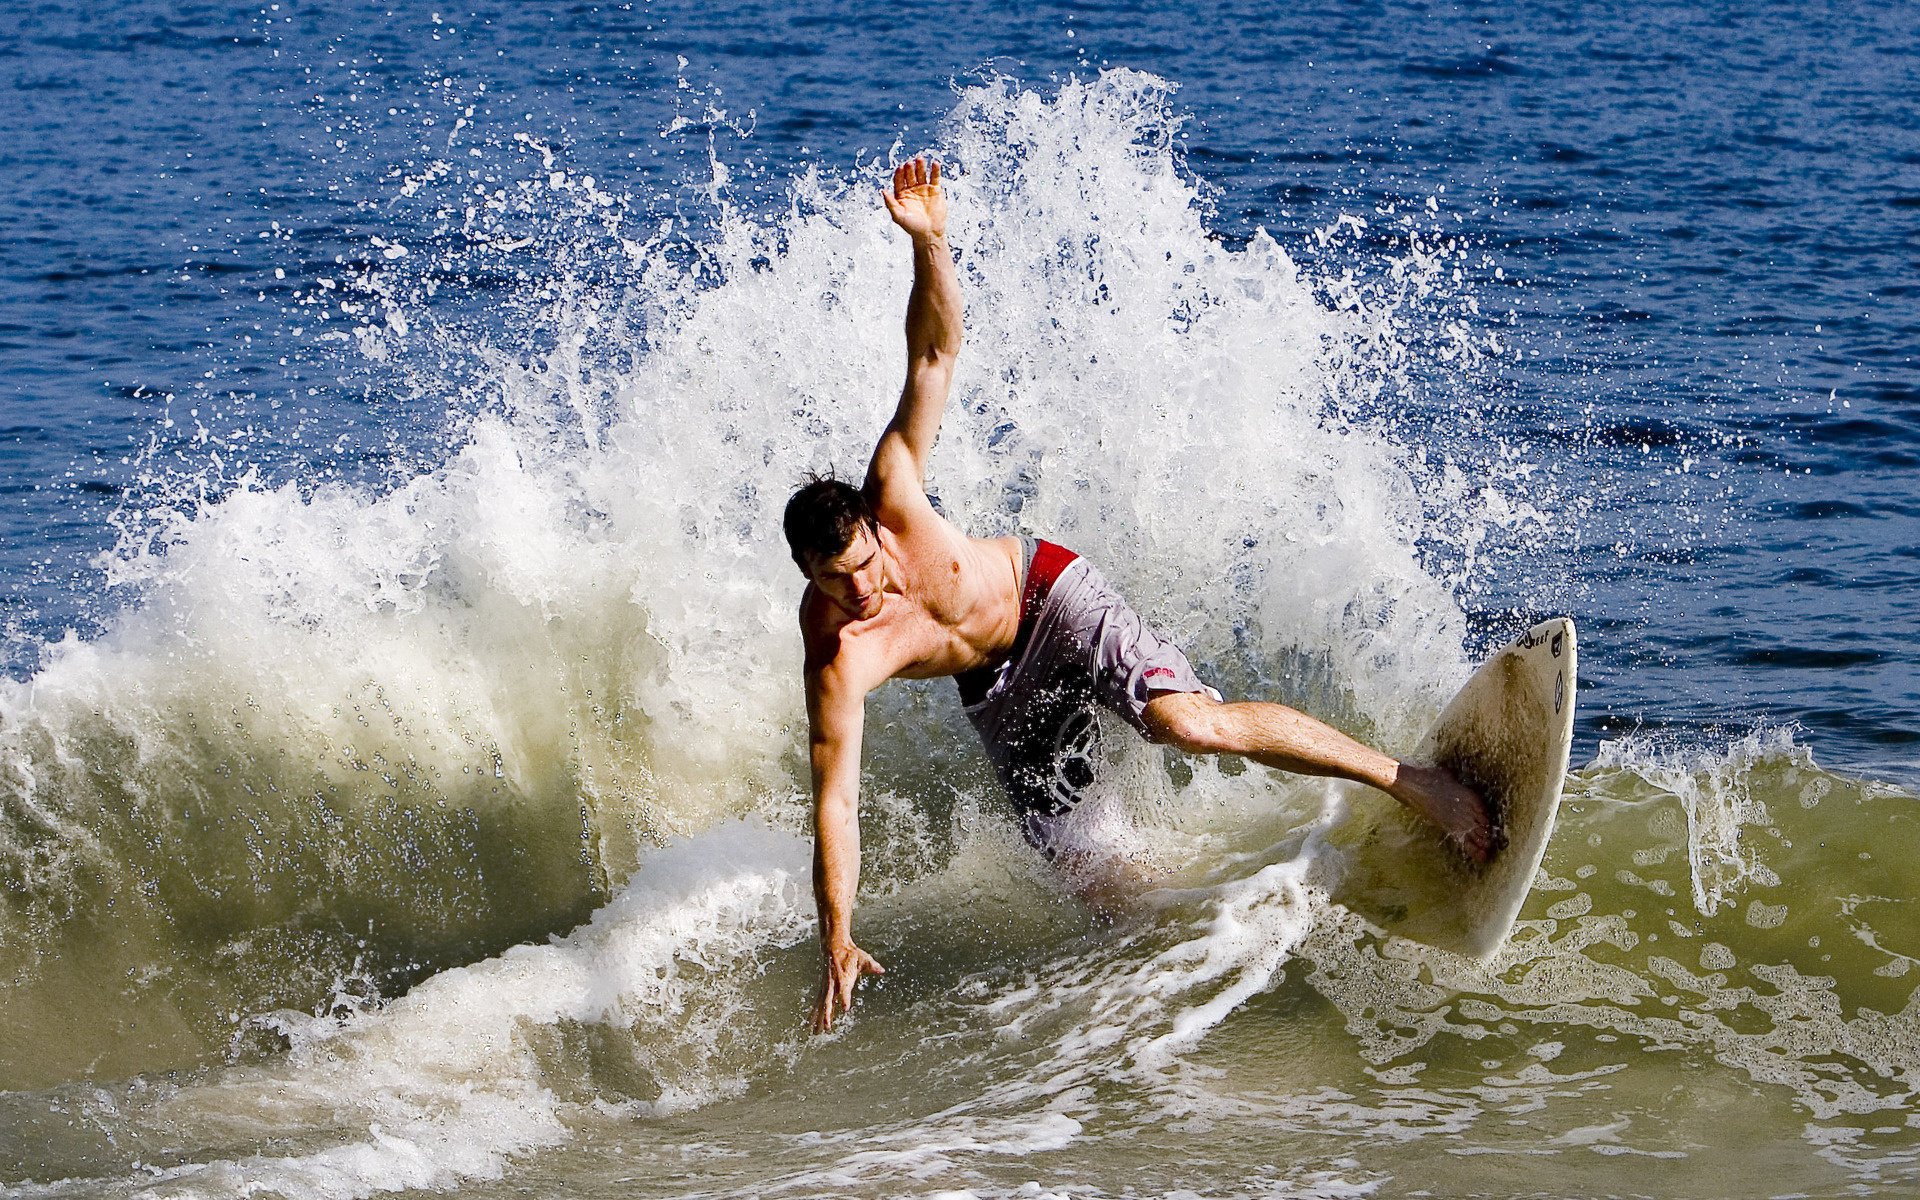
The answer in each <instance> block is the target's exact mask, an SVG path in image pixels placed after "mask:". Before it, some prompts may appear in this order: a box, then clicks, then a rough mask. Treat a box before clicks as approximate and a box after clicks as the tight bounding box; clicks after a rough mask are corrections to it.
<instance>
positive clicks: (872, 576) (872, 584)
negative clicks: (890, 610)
mask: <svg viewBox="0 0 1920 1200" xmlns="http://www.w3.org/2000/svg"><path fill="white" fill-rule="evenodd" d="M807 577H808V578H809V579H811V580H813V586H815V587H817V588H819V589H820V593H821V595H823V596H825V597H826V598H827V599H828V600H831V601H832V602H833V604H834V606H835V607H837V608H839V609H840V610H841V611H842V612H844V613H846V614H847V615H848V616H850V617H852V618H853V619H854V620H856V621H864V620H866V619H868V618H869V617H877V616H879V615H880V602H881V595H882V591H883V589H884V586H885V584H886V581H887V572H886V555H885V554H883V553H882V552H881V550H880V542H879V541H878V539H876V538H875V537H874V536H873V533H872V532H871V531H870V530H868V529H867V528H866V527H865V526H862V527H861V528H860V531H859V532H858V533H856V534H855V535H854V538H853V540H852V541H851V542H848V543H847V548H846V549H845V550H842V551H841V552H840V553H838V554H836V555H834V556H833V557H832V558H816V559H812V560H811V568H810V569H809V570H808V571H807Z"/></svg>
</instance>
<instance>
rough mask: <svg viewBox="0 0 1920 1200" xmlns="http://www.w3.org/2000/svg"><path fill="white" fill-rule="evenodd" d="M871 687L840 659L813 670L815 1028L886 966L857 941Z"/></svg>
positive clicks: (828, 1024) (827, 1024) (828, 1022)
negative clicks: (818, 959) (850, 674)
mask: <svg viewBox="0 0 1920 1200" xmlns="http://www.w3.org/2000/svg"><path fill="white" fill-rule="evenodd" d="M865 709H866V694H865V690H864V689H862V688H859V687H858V686H855V685H854V684H853V681H851V680H850V679H848V678H847V677H846V673H845V671H844V670H842V669H841V668H840V667H838V666H837V665H835V664H828V665H827V666H825V667H823V668H820V669H817V670H810V671H808V672H807V722H808V725H809V726H810V727H811V737H810V745H809V748H810V750H811V752H812V758H813V899H814V903H815V904H816V905H817V906H818V907H819V910H820V952H821V955H822V956H823V959H824V961H823V962H822V963H821V975H820V998H819V1000H818V1001H817V1002H816V1003H815V1004H814V1009H813V1029H814V1032H816V1033H823V1032H825V1031H826V1030H829V1029H831V1028H833V1018H834V1014H835V1013H836V1012H842V1013H844V1012H846V1011H848V1010H849V1009H851V1008H852V1007H853V990H854V988H855V986H856V985H858V984H859V982H860V977H861V976H862V975H883V974H885V973H886V970H885V968H883V967H882V966H881V965H880V964H879V963H877V962H875V961H874V959H873V956H872V955H870V954H868V953H867V952H866V951H865V950H862V949H861V948H860V947H858V946H856V945H854V944H853V901H854V895H855V893H856V892H857V891H858V890H859V887H860V814H859V801H860V736H861V732H862V727H863V725H864V724H865V716H866V713H865Z"/></svg>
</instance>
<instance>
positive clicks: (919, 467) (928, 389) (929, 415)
mask: <svg viewBox="0 0 1920 1200" xmlns="http://www.w3.org/2000/svg"><path fill="white" fill-rule="evenodd" d="M881 195H882V198H883V199H885V201H886V204H887V212H888V214H890V215H891V216H892V217H893V220H894V224H896V225H898V226H900V228H902V229H904V230H906V231H907V234H908V236H909V237H911V238H912V239H913V293H912V295H911V296H909V297H908V298H907V383H906V386H905V387H904V388H903V389H902V390H901V392H900V407H899V408H898V409H897V410H896V411H895V412H894V414H893V421H892V423H890V424H889V425H888V426H887V430H886V432H885V433H884V434H882V435H881V437H880V444H879V445H878V446H876V447H875V448H874V452H873V462H872V464H871V465H870V466H869V467H868V468H867V494H868V496H869V497H871V498H872V499H873V500H874V501H876V503H885V502H887V501H888V500H892V499H896V498H897V499H899V500H900V501H901V502H904V503H912V502H914V501H918V502H919V503H921V504H924V503H925V502H926V499H925V491H926V474H927V455H928V454H929V453H930V452H931V451H932V450H933V439H934V437H935V436H936V435H937V434H938V433H939V432H940V416H941V413H942V411H943V410H944V409H945V408H946V406H947V391H948V388H949V387H950V386H951V384H952V382H953V361H954V359H955V358H956V357H957V356H958V355H959V353H960V330H961V307H962V306H961V300H960V280H959V277H958V276H957V275H956V274H955V273H954V269H953V252H952V250H951V249H950V248H949V247H948V246H947V196H946V192H945V191H944V190H943V189H942V188H941V186H940V164H939V163H937V162H928V161H927V160H924V159H918V158H916V159H912V160H911V161H908V162H905V163H902V164H900V166H899V167H898V168H897V169H895V171H894V173H893V186H892V187H891V188H888V189H885V190H884V191H883V192H882V193H881Z"/></svg>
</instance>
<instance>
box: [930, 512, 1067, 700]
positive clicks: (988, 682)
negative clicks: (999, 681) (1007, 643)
mask: <svg viewBox="0 0 1920 1200" xmlns="http://www.w3.org/2000/svg"><path fill="white" fill-rule="evenodd" d="M1079 557H1080V556H1079V555H1078V554H1075V553H1074V552H1073V551H1071V550H1069V549H1067V548H1066V547H1065V546H1056V545H1054V544H1053V543H1052V542H1042V541H1036V542H1035V543H1034V547H1033V561H1031V562H1029V563H1028V564H1027V585H1026V586H1025V587H1024V588H1022V589H1021V590H1020V626H1019V629H1018V630H1017V631H1016V632H1015V633H1014V635H1013V648H1012V649H1011V650H1010V651H1008V653H1007V658H1008V660H1010V661H1012V662H1019V661H1020V656H1021V655H1022V654H1024V653H1026V649H1027V643H1028V642H1029V641H1031V640H1032V638H1033V627H1034V626H1035V625H1037V624H1039V623H1040V610H1041V609H1042V608H1045V607H1046V605H1047V597H1048V596H1049V595H1051V594H1052V592H1053V585H1054V582H1055V581H1056V580H1058V579H1059V578H1060V572H1062V571H1064V570H1066V569H1067V568H1068V567H1069V566H1070V565H1072V563H1073V560H1074V559H1076V558H1079ZM998 673H999V672H998V669H997V668H996V667H975V668H974V669H973V670H971V671H962V672H961V673H960V674H958V675H955V676H954V677H953V681H954V682H955V683H956V684H958V685H959V687H960V701H961V703H963V704H978V703H979V702H980V701H981V700H983V699H985V698H986V694H987V690H988V689H989V688H991V687H992V686H993V681H994V679H995V678H996V676H997V675H998Z"/></svg>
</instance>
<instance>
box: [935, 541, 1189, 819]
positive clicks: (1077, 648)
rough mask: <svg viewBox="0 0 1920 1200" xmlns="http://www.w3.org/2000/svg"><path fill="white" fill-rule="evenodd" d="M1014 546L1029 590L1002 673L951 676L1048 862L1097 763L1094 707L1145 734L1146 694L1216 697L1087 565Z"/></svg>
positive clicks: (1049, 548) (1055, 551) (1062, 552)
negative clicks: (1023, 559) (1023, 555)
mask: <svg viewBox="0 0 1920 1200" xmlns="http://www.w3.org/2000/svg"><path fill="white" fill-rule="evenodd" d="M1022 540H1023V541H1025V542H1026V560H1027V561H1026V570H1025V572H1024V577H1025V579H1026V584H1025V586H1024V587H1023V588H1022V590H1021V596H1020V631H1019V633H1018V634H1017V635H1016V636H1015V638H1014V643H1013V650H1012V652H1011V653H1010V654H1009V655H1008V657H1007V660H1006V661H1005V662H1003V663H1001V664H1000V665H999V666H997V667H981V668H978V669H976V670H973V671H967V672H964V673H962V674H960V675H958V676H955V679H954V681H955V683H956V684H958V685H959V688H960V702H961V706H962V707H963V708H964V709H965V710H966V714H967V720H969V721H970V722H972V724H973V727H974V729H975V731H977V732H978V733H979V734H980V740H981V741H982V742H984V743H985V744H986V749H987V758H988V759H989V760H990V761H991V762H992V763H993V769H994V774H995V775H996V776H998V778H999V780H1000V785H1001V787H1002V788H1004V789H1005V791H1006V794H1007V799H1008V800H1009V801H1011V802H1012V804H1013V809H1014V812H1015V814H1016V815H1017V816H1018V817H1019V819H1020V828H1021V832H1022V833H1023V834H1025V835H1026V838H1027V840H1028V841H1029V842H1031V843H1033V844H1034V845H1035V846H1036V847H1038V848H1039V849H1040V850H1041V851H1042V852H1043V853H1045V854H1047V856H1048V857H1053V855H1054V854H1055V852H1056V849H1055V846H1056V840H1055V833H1056V831H1057V829H1058V826H1059V825H1060V824H1061V820H1062V818H1063V817H1064V815H1065V814H1066V813H1068V812H1069V811H1071V810H1072V808H1073V806H1074V805H1075V804H1076V803H1078V802H1079V800H1080V797H1081V796H1082V794H1084V792H1085V790H1086V789H1087V787H1088V786H1089V785H1090V784H1092V783H1093V780H1094V776H1095V774H1096V771H1097V768H1098V764H1099V761H1100V724H1099V720H1098V717H1097V715H1096V710H1097V709H1098V708H1106V709H1107V710H1109V711H1110V712H1113V713H1115V714H1117V715H1118V716H1119V717H1120V718H1121V719H1122V720H1124V721H1125V722H1126V723H1127V724H1129V725H1131V726H1133V727H1134V728H1135V729H1136V730H1138V731H1139V732H1140V733H1141V735H1142V736H1147V737H1150V736H1151V732H1150V731H1149V730H1148V728H1147V724H1146V709H1147V702H1148V701H1149V700H1151V699H1153V697H1154V696H1156V695H1158V694H1160V693H1162V692H1205V693H1207V694H1208V695H1211V696H1212V697H1213V698H1214V699H1215V700H1218V699H1220V693H1218V692H1216V691H1214V690H1213V689H1212V688H1210V687H1208V686H1207V685H1206V684H1204V683H1202V682H1201V681H1200V677H1199V676H1198V675H1196V674H1194V670H1193V664H1191V663H1189V662H1188V661H1187V656H1186V655H1185V654H1184V653H1182V652H1181V650H1180V648H1179V647H1178V646H1176V645H1174V644H1173V643H1172V642H1170V641H1168V640H1167V639H1166V638H1164V637H1162V636H1161V635H1160V634H1159V633H1158V632H1157V631H1155V630H1154V629H1153V628H1152V627H1151V626H1149V625H1148V624H1147V623H1146V622H1144V621H1142V620H1141V619H1140V616H1139V614H1137V613H1135V612H1134V611H1133V609H1132V607H1130V606H1129V605H1128V604H1127V602H1126V601H1125V600H1124V599H1122V598H1121V596H1120V594H1119V593H1118V592H1116V591H1114V589H1113V585H1112V584H1110V583H1108V582H1107V580H1106V577H1105V576H1103V575H1101V573H1100V572H1099V570H1098V569H1097V568H1095V567H1094V565H1093V564H1092V563H1090V562H1088V561H1087V560H1086V559H1084V558H1081V557H1080V556H1079V555H1077V554H1075V553H1074V552H1073V551H1071V550H1068V549H1066V548H1064V547H1062V546H1056V545H1054V544H1053V543H1052V542H1037V541H1034V540H1033V539H1030V538H1027V539H1022Z"/></svg>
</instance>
